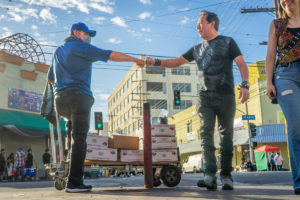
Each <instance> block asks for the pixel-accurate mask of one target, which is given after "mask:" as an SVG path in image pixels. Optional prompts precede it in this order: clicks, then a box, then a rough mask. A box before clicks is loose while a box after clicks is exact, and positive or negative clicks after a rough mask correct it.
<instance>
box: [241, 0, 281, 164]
mask: <svg viewBox="0 0 300 200" xmlns="http://www.w3.org/2000/svg"><path fill="white" fill-rule="evenodd" d="M273 1H274V8H254V9H252V8H251V9H245V8H242V9H241V13H256V12H274V14H275V19H278V18H279V13H278V1H277V0H273ZM259 44H260V45H267V44H268V42H266V41H263V42H261V43H259ZM245 106H246V114H247V115H248V105H247V102H246V103H245ZM247 124H248V134H249V151H250V152H249V154H250V161H251V163H252V164H253V163H254V152H253V147H252V142H251V129H250V122H249V119H248V120H247Z"/></svg>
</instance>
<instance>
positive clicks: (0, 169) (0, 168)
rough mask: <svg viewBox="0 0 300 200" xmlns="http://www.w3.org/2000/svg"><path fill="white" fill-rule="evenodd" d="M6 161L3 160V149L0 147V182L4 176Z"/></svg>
mask: <svg viewBox="0 0 300 200" xmlns="http://www.w3.org/2000/svg"><path fill="white" fill-rule="evenodd" d="M5 169H6V162H5V149H1V152H0V182H2V180H3V177H4V176H5V171H6V170H5Z"/></svg>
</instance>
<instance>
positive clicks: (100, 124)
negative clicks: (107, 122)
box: [95, 112, 103, 130]
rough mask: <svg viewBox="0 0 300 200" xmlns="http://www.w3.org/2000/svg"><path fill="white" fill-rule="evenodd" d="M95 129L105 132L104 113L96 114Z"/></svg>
mask: <svg viewBox="0 0 300 200" xmlns="http://www.w3.org/2000/svg"><path fill="white" fill-rule="evenodd" d="M95 129H96V130H103V118H102V112H95Z"/></svg>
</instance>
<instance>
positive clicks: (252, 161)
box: [245, 102, 254, 164]
mask: <svg viewBox="0 0 300 200" xmlns="http://www.w3.org/2000/svg"><path fill="white" fill-rule="evenodd" d="M245 106H246V115H248V105H247V102H245ZM247 123H248V134H249V154H250V161H251V164H253V163H254V159H253V157H254V156H253V148H252V145H251V130H250V123H249V117H248V120H247Z"/></svg>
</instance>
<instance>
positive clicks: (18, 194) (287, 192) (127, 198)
mask: <svg viewBox="0 0 300 200" xmlns="http://www.w3.org/2000/svg"><path fill="white" fill-rule="evenodd" d="M0 193H1V196H0V199H1V200H2V199H3V200H4V199H5V200H13V199H20V200H24V199H26V200H41V199H46V200H52V199H53V200H54V199H64V200H77V199H93V200H98V199H99V200H100V199H101V200H119V199H122V200H123V199H124V200H135V199H136V200H157V199H164V200H167V199H172V200H173V199H180V200H181V199H182V200H184V199H228V200H245V199H250V200H261V199H288V200H291V199H299V197H300V196H299V195H294V193H293V190H292V187H291V186H266V185H263V186H246V185H239V186H235V189H234V190H233V191H222V190H220V188H218V190H217V191H207V190H206V189H204V188H198V187H195V186H182V187H176V188H154V189H145V188H143V187H129V188H116V187H114V188H99V187H98V188H94V189H93V191H92V192H90V193H76V194H74V193H72V194H71V193H66V192H64V191H58V190H55V189H54V188H53V187H47V188H34V189H32V188H25V189H15V188H11V187H10V188H8V187H0Z"/></svg>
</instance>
